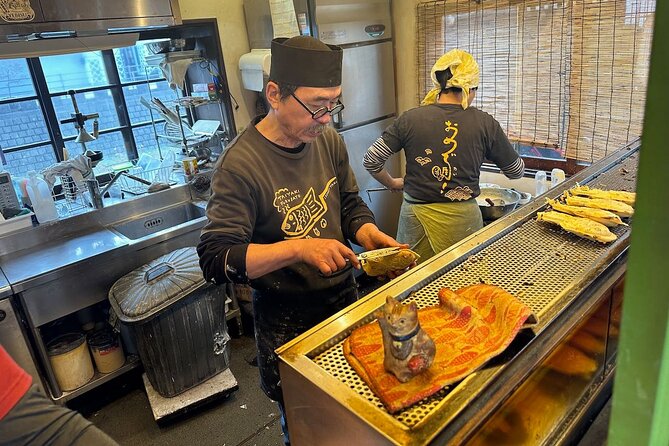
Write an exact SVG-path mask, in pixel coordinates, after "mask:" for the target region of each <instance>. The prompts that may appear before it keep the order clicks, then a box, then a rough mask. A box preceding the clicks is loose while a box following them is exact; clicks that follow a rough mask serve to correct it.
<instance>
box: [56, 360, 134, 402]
mask: <svg viewBox="0 0 669 446" xmlns="http://www.w3.org/2000/svg"><path fill="white" fill-rule="evenodd" d="M91 360H92V359H91ZM140 364H141V362H140V361H139V356H137V355H128V356H127V357H126V359H125V364H123V366H121V367H120V368H118V369H116V370H114V371H113V372H109V373H100V372H99V371H98V370H96V371H95V375H93V378H91V380H90V381H88V382H87V383H86V384H84V385H83V386H81V387H79V388H78V389H75V390H72V391H70V392H63V394H62V395H61V396H60V397H54V396H53V392H52V393H51V399H52V400H53V401H55V402H56V403H58V404H65V402H67V401H69V400H71V399H73V398H76V397H78V396H80V395H83V394H84V393H86V392H88V391H89V390H92V389H94V388H96V387H98V386H100V385H102V384H104V383H106V382H108V381H111V380H112V379H114V378H116V377H117V376H121V375H122V374H124V373H125V372H128V371H130V370H132V369H135V368H137V367H138V366H139V365H140Z"/></svg>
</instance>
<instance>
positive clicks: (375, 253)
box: [319, 246, 402, 278]
mask: <svg viewBox="0 0 669 446" xmlns="http://www.w3.org/2000/svg"><path fill="white" fill-rule="evenodd" d="M400 249H402V248H400V247H398V246H395V247H392V248H379V249H373V250H371V251H365V252H361V253H360V254H358V255H356V257H357V258H358V261H359V262H360V263H361V264H362V263H364V262H367V261H368V260H378V259H380V258H383V257H385V256H389V255H392V254H394V253H396V252H397V251H399V250H400ZM351 268H352V265H351V262H349V260H348V259H346V266H344V267H343V268H342V269H340V270H337V271H335V272H333V273H332V274H330V275H328V276H325V275H324V274H323V273H320V272H319V274H320V275H321V277H328V278H331V277H334V276H338V275H340V274H344V273H346V272H348V270H350V269H351Z"/></svg>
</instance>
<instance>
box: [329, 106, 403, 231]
mask: <svg viewBox="0 0 669 446" xmlns="http://www.w3.org/2000/svg"><path fill="white" fill-rule="evenodd" d="M393 119H394V118H389V119H384V120H382V121H376V122H373V123H371V124H367V125H364V126H361V127H356V128H354V129H351V130H345V131H343V132H341V136H342V137H343V138H344V142H345V143H346V148H347V150H348V157H349V162H350V164H351V167H352V168H353V172H354V173H355V178H356V180H357V181H358V187H359V188H360V196H361V197H362V199H363V200H365V202H366V203H367V205H368V206H369V207H370V209H371V210H372V212H373V213H374V216H375V217H376V223H377V225H378V226H379V228H380V229H381V230H382V231H383V232H385V233H386V234H389V235H391V236H393V237H394V236H395V235H396V234H397V219H398V218H399V212H400V206H401V205H402V194H398V193H392V192H390V191H387V190H385V191H379V190H378V189H379V188H382V187H383V186H382V185H381V184H380V183H379V182H378V181H376V180H375V179H374V177H372V176H371V175H370V174H369V172H367V170H365V168H364V167H363V166H362V159H363V157H364V156H365V152H366V151H367V148H369V146H371V145H372V143H373V142H374V141H376V139H377V138H378V137H379V136H381V133H383V131H384V130H385V129H386V127H388V126H389V125H390V124H391V123H392V122H393ZM386 169H388V172H390V173H391V175H393V176H399V175H400V169H401V168H400V155H399V154H398V155H393V156H392V157H391V158H390V159H389V160H388V161H387V162H386Z"/></svg>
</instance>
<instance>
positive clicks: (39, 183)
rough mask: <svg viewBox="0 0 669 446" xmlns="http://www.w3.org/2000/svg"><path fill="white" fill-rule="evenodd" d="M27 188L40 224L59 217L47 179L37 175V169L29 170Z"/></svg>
mask: <svg viewBox="0 0 669 446" xmlns="http://www.w3.org/2000/svg"><path fill="white" fill-rule="evenodd" d="M26 190H27V191H28V196H29V197H30V203H31V204H32V206H33V211H35V216H36V217H37V221H38V222H40V224H41V223H46V222H48V221H52V220H57V219H58V211H57V210H56V204H55V203H54V202H53V197H52V196H51V189H49V185H48V184H47V183H46V181H44V180H43V179H42V178H40V177H38V176H37V173H36V172H35V171H30V172H28V183H27V184H26Z"/></svg>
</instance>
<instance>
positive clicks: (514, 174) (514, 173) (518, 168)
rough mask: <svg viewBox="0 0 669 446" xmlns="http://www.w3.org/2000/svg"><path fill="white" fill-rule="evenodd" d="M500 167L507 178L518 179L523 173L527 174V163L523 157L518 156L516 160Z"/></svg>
mask: <svg viewBox="0 0 669 446" xmlns="http://www.w3.org/2000/svg"><path fill="white" fill-rule="evenodd" d="M500 169H501V171H502V173H503V174H504V176H506V177H507V178H509V179H511V180H517V179H518V178H522V176H523V174H525V163H524V162H523V159H522V158H521V157H518V158H516V161H514V162H513V163H511V164H509V165H508V166H506V167H501V168H500Z"/></svg>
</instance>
